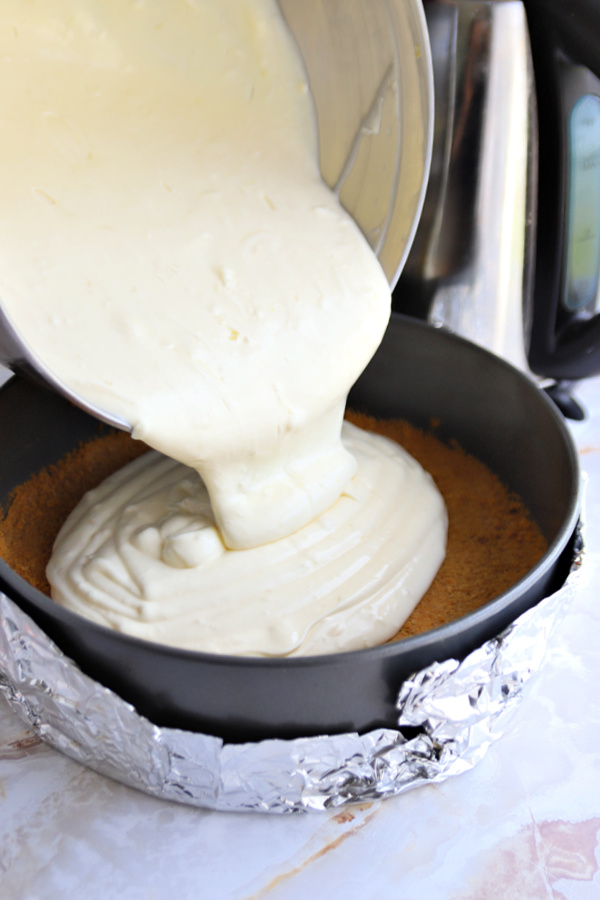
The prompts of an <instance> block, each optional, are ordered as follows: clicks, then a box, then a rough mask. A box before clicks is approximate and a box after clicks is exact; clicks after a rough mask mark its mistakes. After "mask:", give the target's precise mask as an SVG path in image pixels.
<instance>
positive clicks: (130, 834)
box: [0, 378, 600, 900]
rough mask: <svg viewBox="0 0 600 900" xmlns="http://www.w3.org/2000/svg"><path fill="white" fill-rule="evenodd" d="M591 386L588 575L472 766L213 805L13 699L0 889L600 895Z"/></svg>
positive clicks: (520, 899)
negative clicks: (508, 717)
mask: <svg viewBox="0 0 600 900" xmlns="http://www.w3.org/2000/svg"><path fill="white" fill-rule="evenodd" d="M577 395H578V397H579V398H580V400H581V401H582V402H583V403H584V405H585V406H586V407H587V408H588V410H589V413H590V415H589V418H588V419H587V420H586V421H585V422H583V423H575V424H573V425H572V426H571V428H572V432H573V435H574V437H575V440H576V442H577V446H578V448H579V451H580V454H581V461H582V466H583V468H584V469H585V471H586V472H587V473H588V475H589V485H588V490H587V502H586V507H587V509H586V521H587V528H586V543H587V555H586V559H585V563H586V564H585V566H584V569H583V571H582V579H581V583H580V585H579V588H578V592H577V596H576V598H575V602H574V604H573V607H572V609H571V611H570V614H569V616H568V617H567V618H566V620H565V621H564V623H563V624H562V626H561V628H560V630H559V631H558V632H557V633H556V634H555V635H554V637H553V639H552V641H551V644H550V646H549V651H548V658H547V661H546V664H545V666H544V669H543V670H542V671H541V672H540V673H539V674H538V675H537V676H536V678H535V679H534V680H533V683H532V684H531V687H530V690H529V694H528V696H527V697H526V699H525V701H524V702H523V703H522V705H521V707H520V708H519V710H518V712H517V713H516V715H515V717H514V720H513V726H512V729H511V730H510V731H509V732H508V733H507V734H506V735H505V736H504V737H503V738H502V739H501V740H500V741H499V742H497V743H496V744H495V745H493V746H492V747H491V749H490V750H489V752H488V754H487V756H486V757H485V759H484V760H483V762H481V763H480V764H479V765H478V766H477V767H476V768H475V769H474V770H473V771H471V772H469V773H467V774H465V775H461V776H459V777H458V778H455V779H454V780H451V781H447V782H445V783H444V784H442V785H439V786H433V787H429V786H428V787H425V788H419V789H417V790H415V791H412V792H411V793H408V794H404V795H402V796H400V797H398V798H395V799H393V800H387V801H382V802H378V803H370V804H364V805H362V806H359V807H350V808H347V809H345V810H343V811H341V812H337V813H335V812H328V813H310V814H306V815H297V816H290V817H280V816H264V815H263V816H261V815H254V814H245V815H244V814H223V813H213V812H207V811H202V810H195V809H190V808H184V807H181V806H177V805H175V804H172V803H167V802H165V801H159V800H154V799H151V798H149V797H147V796H145V795H142V794H139V793H136V792H135V791H133V790H130V789H128V788H125V787H122V786H121V785H118V784H115V783H113V782H111V781H108V780H107V779H105V778H103V777H101V776H99V775H96V774H94V773H93V772H90V771H88V770H86V769H84V768H82V767H81V766H79V765H78V764H76V763H74V762H71V761H70V760H68V759H66V758H65V757H62V756H61V755H60V754H58V753H56V752H55V751H53V750H51V749H50V748H48V747H47V746H45V745H44V744H42V743H41V742H40V741H39V740H38V739H37V738H35V737H34V736H33V735H32V734H31V732H29V731H28V730H27V729H26V728H24V727H23V726H22V725H21V723H20V721H19V720H18V719H17V717H16V716H15V715H14V713H13V712H12V711H11V710H10V709H8V708H7V706H6V704H5V703H4V701H3V700H2V699H1V698H0V898H2V900H37V898H40V900H45V898H54V897H61V898H64V900H70V898H75V897H77V898H80V897H85V898H86V900H95V898H102V900H107V898H148V900H162V898H165V900H167V898H168V900H175V898H199V897H202V898H204V897H206V898H211V900H220V898H231V900H259V898H260V900H262V898H269V900H305V898H311V897H314V898H315V900H316V898H319V900H322V898H323V900H329V898H338V897H339V898H345V900H352V898H361V900H370V898H380V897H383V898H392V897H394V898H402V900H421V898H427V900H429V898H431V900H438V898H448V900H500V898H502V900H547V898H548V900H550V898H552V900H596V898H599V897H600V653H599V652H598V647H599V646H600V610H599V607H598V594H599V593H600V591H599V587H598V585H599V582H600V379H598V378H596V379H592V380H590V381H588V382H586V383H584V384H582V385H581V386H580V388H579V390H578V394H577Z"/></svg>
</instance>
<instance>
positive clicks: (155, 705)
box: [0, 316, 580, 741]
mask: <svg viewBox="0 0 600 900" xmlns="http://www.w3.org/2000/svg"><path fill="white" fill-rule="evenodd" d="M350 404H351V405H352V406H353V407H354V408H356V409H359V410H364V411H367V412H369V413H371V414H373V415H376V416H379V417H388V418H391V417H402V418H405V419H408V420H409V421H411V422H413V423H414V424H416V425H419V426H424V427H426V428H427V427H428V426H429V425H430V423H431V421H432V420H439V423H440V424H439V427H438V429H437V430H436V433H437V434H438V435H439V436H441V437H442V438H444V439H448V440H452V439H453V440H456V441H458V442H459V443H460V444H461V446H462V447H463V448H464V449H465V450H466V451H468V452H469V453H472V454H474V455H475V456H477V457H478V458H479V459H481V460H482V461H483V462H485V463H486V464H487V465H488V466H489V467H490V468H491V469H492V470H494V471H495V472H496V473H497V474H498V475H499V476H500V478H501V479H502V480H503V481H504V482H505V483H506V484H507V485H508V486H509V487H510V488H511V489H512V490H514V491H516V492H517V493H518V494H519V495H520V496H521V497H522V498H523V500H524V502H525V504H526V505H527V507H528V508H529V510H530V512H531V513H532V515H533V517H534V518H535V519H536V521H537V522H538V524H539V526H540V528H541V530H542V532H543V533H544V535H545V537H546V538H547V540H548V542H549V549H548V551H547V553H546V554H545V555H544V557H543V558H542V559H541V560H540V562H539V563H538V564H537V565H536V566H535V567H534V568H533V569H532V570H531V571H530V572H529V574H528V575H527V576H526V577H525V578H523V579H522V580H521V581H520V582H519V583H518V584H516V585H515V586H514V587H513V588H511V589H510V590H508V591H506V592H504V593H503V594H501V595H500V596H498V597H497V598H496V599H495V600H493V601H491V602H490V603H488V604H487V605H486V606H484V607H482V608H481V609H479V610H477V611H476V612H474V613H471V614H469V615H467V616H465V617H463V618H462V619H459V620H457V621H455V622H452V623H450V624H448V625H445V626H444V627H442V628H438V629H435V630H433V631H430V632H427V633H425V634H422V635H419V636H417V637H413V638H407V639H405V640H403V641H399V642H397V643H392V644H386V645H383V646H380V647H376V648H374V649H371V650H361V651H355V652H351V653H340V654H334V655H331V656H318V657H305V658H295V659H281V660H273V659H267V660H263V659H248V658H238V657H229V656H215V655H210V654H206V653H193V652H189V651H183V650H176V649H173V648H169V647H163V646H160V645H158V644H153V643H150V642H146V641H141V640H138V639H136V638H131V637H127V636H124V635H121V634H118V633H116V632H113V631H110V630H108V629H106V628H104V627H102V626H99V625H95V624H93V623H91V622H88V621H86V620H85V619H82V618H80V617H79V616H77V615H75V614H73V613H71V612H69V611H67V610H65V609H62V608H61V607H59V606H57V605H56V604H54V603H53V602H52V601H51V600H50V599H49V598H48V597H46V596H44V595H43V594H41V593H40V592H39V591H36V590H35V589H33V588H32V587H30V585H28V584H27V583H26V582H25V581H23V580H22V579H21V578H20V577H19V576H17V575H16V574H15V573H14V572H13V571H12V570H11V569H10V568H9V567H8V566H7V565H6V564H5V563H4V562H3V561H0V587H1V588H2V590H4V591H5V593H6V594H7V595H8V596H9V597H10V598H12V599H13V600H14V601H16V603H18V605H19V606H20V607H21V608H22V609H23V610H24V611H25V612H27V613H29V614H30V615H31V616H32V617H33V618H34V619H35V620H36V621H37V622H38V624H39V625H40V626H41V627H42V628H43V629H44V630H45V631H46V632H47V634H48V635H49V636H50V637H52V638H53V639H54V641H55V642H56V643H57V644H58V645H59V646H60V648H61V649H62V650H63V651H64V652H65V653H66V654H67V655H69V656H70V657H72V658H73V659H74V660H75V661H76V662H77V663H78V664H79V666H80V667H81V669H83V671H85V672H86V673H87V674H89V675H91V676H92V677H94V678H95V679H96V680H98V681H100V682H101V683H103V684H104V685H106V686H107V687H110V688H112V689H113V690H114V691H116V692H117V693H118V694H120V695H121V696H122V697H123V698H124V699H126V700H128V701H130V702H131V703H133V704H134V705H135V707H136V708H137V709H138V711H139V712H140V713H142V714H143V715H145V716H147V717H148V718H149V719H150V720H151V721H153V722H155V723H156V724H158V725H167V726H172V727H178V728H183V729H188V730H195V731H201V732H204V733H209V734H216V735H220V736H222V737H223V738H225V739H226V740H228V741H247V740H259V739H262V738H266V737H281V738H286V737H296V736H302V735H313V734H321V733H327V734H332V733H335V732H345V731H359V732H364V731H368V730H371V729H373V728H375V727H379V726H387V727H395V726H396V715H395V701H396V697H397V695H398V690H399V687H400V685H401V683H402V681H403V680H404V679H405V678H406V677H407V676H409V675H410V674H412V673H413V672H415V671H418V670H419V669H421V668H424V667H425V666H427V665H429V664H430V663H432V662H434V661H441V660H444V659H447V658H450V657H456V658H462V657H464V656H465V655H466V654H467V653H469V652H470V651H471V650H473V649H474V648H475V647H477V646H479V645H480V644H481V643H483V642H484V641H486V640H488V639H490V638H491V637H493V636H494V635H496V634H498V633H499V632H500V631H501V630H502V629H503V628H504V627H505V626H507V625H508V624H509V623H510V622H511V621H512V620H513V619H514V618H515V617H516V616H518V615H519V614H520V613H522V612H523V611H524V610H526V609H528V608H530V607H531V606H533V605H534V604H535V603H537V602H538V601H539V600H540V599H542V598H543V597H545V596H547V595H548V594H549V593H551V592H552V591H553V590H555V589H556V588H557V587H559V586H560V585H561V584H562V583H563V581H564V579H565V577H566V575H567V572H568V570H569V568H570V564H571V560H572V552H573V542H574V540H575V532H576V526H577V521H578V512H579V484H580V479H579V471H578V463H577V455H576V452H575V449H574V447H573V444H572V441H571V439H570V435H569V432H568V430H567V428H566V427H565V424H564V422H563V420H562V417H561V416H560V414H559V413H558V411H557V410H556V409H555V407H554V405H553V404H552V402H551V401H550V400H548V398H547V397H546V396H545V394H544V393H543V391H541V390H540V388H538V387H537V386H536V385H535V384H534V383H533V382H532V381H531V380H530V379H529V378H528V377H527V376H526V375H524V374H522V373H521V372H519V371H517V370H516V369H514V368H513V367H511V366H509V365H508V364H506V363H505V362H503V361H502V360H500V359H498V358H497V357H495V356H492V355H491V354H489V353H488V352H486V351H484V350H482V349H480V348H479V347H476V346H475V345H473V344H470V343H469V342H467V341H464V340H462V339H460V338H458V337H456V336H454V335H451V334H448V333H446V332H443V331H440V330H437V329H433V328H431V327H430V326H428V325H425V324H423V323H420V322H417V321H415V320H412V319H407V318H403V317H400V316H394V317H393V318H392V321H391V322H390V326H389V328H388V330H387V333H386V335H385V338H384V340H383V343H382V345H381V347H380V349H379V350H378V352H377V354H376V356H375V358H374V359H373V361H372V362H371V364H370V365H369V367H368V368H367V370H366V371H365V373H364V374H363V376H362V377H361V378H360V380H359V382H358V383H357V385H356V386H355V388H354V390H353V391H352V394H351V398H350ZM106 427H107V426H104V425H102V424H101V423H99V422H98V421H96V420H95V419H93V418H91V417H90V416H88V415H87V414H85V413H83V412H82V411H81V410H79V409H77V408H76V407H74V406H71V405H70V404H69V403H68V402H67V401H66V400H64V399H63V398H62V397H60V396H58V395H55V394H53V393H51V392H49V391H47V390H44V389H42V388H39V387H37V386H35V385H33V384H31V383H29V382H28V381H25V380H22V379H18V378H14V379H12V380H11V381H10V382H9V383H8V384H7V385H6V386H5V387H4V388H3V390H2V391H0V441H1V446H2V455H1V460H0V504H2V505H3V506H5V505H6V503H7V501H8V498H9V495H10V493H11V491H12V490H13V489H14V488H15V487H16V486H17V485H19V484H21V483H22V482H23V481H25V480H26V479H27V478H28V477H29V476H30V475H31V474H33V473H34V472H36V471H38V470H39V469H41V468H42V467H44V466H47V465H49V464H51V463H53V462H55V461H57V460H58V459H60V457H62V456H63V455H64V454H66V453H67V452H68V451H69V450H71V449H73V448H74V447H75V446H76V445H77V444H78V443H80V442H81V441H83V440H87V439H89V438H91V437H93V436H95V435H96V434H98V433H100V432H101V431H102V430H104V431H105V430H106ZM0 663H1V661H0Z"/></svg>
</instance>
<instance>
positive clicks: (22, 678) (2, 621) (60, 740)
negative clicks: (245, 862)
mask: <svg viewBox="0 0 600 900" xmlns="http://www.w3.org/2000/svg"><path fill="white" fill-rule="evenodd" d="M577 543H578V547H577V550H576V551H575V553H574V559H573V563H572V567H571V571H570V574H569V576H568V578H567V580H566V582H565V584H564V585H563V587H562V588H560V589H559V590H558V591H557V592H556V593H554V594H552V595H551V596H550V597H547V598H545V599H544V600H542V601H541V602H540V603H539V604H537V606H535V607H534V608H533V609H530V610H529V611H527V612H526V613H524V614H523V615H521V616H520V617H519V618H518V619H516V620H515V621H514V622H513V623H512V625H510V626H509V627H508V628H507V629H506V630H505V631H503V632H502V633H501V634H500V635H498V636H497V637H496V638H494V639H493V640H491V641H488V642H487V643H486V644H484V645H482V646H481V647H479V648H478V649H477V650H475V651H474V652H473V653H471V654H470V655H469V656H467V657H466V658H465V659H464V660H463V661H462V662H458V661H457V660H454V659H450V660H447V661H445V662H442V663H435V664H433V665H431V666H429V667H428V668H426V669H423V670H422V671H420V672H418V673H416V674H415V675H414V676H413V677H411V678H410V679H408V680H406V681H405V682H403V684H402V686H401V688H400V692H399V696H398V701H397V707H398V728H399V729H400V728H403V727H408V726H416V727H418V729H419V733H418V734H417V736H416V737H413V738H411V739H406V738H405V737H404V736H403V735H402V733H401V731H399V730H394V729H389V728H386V729H377V730H375V731H372V732H369V733H368V734H363V735H359V734H333V735H323V736H322V737H307V738H296V739H293V740H264V741H260V742H256V743H247V744H226V743H224V742H223V741H222V740H221V739H220V738H216V737H211V736H209V735H204V734H198V733H192V732H186V731H180V730H177V729H173V728H159V727H158V726H156V725H153V724H152V723H151V722H149V721H148V720H147V719H145V718H143V717H142V716H140V715H139V714H138V713H137V711H136V710H135V708H134V707H133V706H131V705H130V704H129V703H126V702H125V701H124V700H122V699H121V698H120V697H119V696H117V695H116V694H115V693H113V692H112V691H110V690H108V689H107V688H105V687H103V686H102V685H100V684H98V683H97V682H95V681H94V680H93V679H91V678H89V677H88V676H87V675H84V674H83V673H82V672H81V671H80V669H79V668H78V667H77V666H76V665H75V664H74V663H73V662H72V661H71V660H69V659H68V658H67V657H65V656H64V654H63V653H62V652H61V651H60V650H59V649H58V648H57V647H56V645H55V644H54V643H53V642H52V641H51V640H50V639H49V638H48V637H47V636H46V635H45V634H44V632H43V631H42V630H41V629H40V628H39V627H38V626H37V625H36V624H35V622H33V621H32V620H31V619H30V618H29V617H28V616H27V615H25V613H23V612H22V611H21V610H20V609H19V607H18V606H17V605H16V604H15V603H14V602H13V601H11V600H10V599H9V598H8V597H7V596H6V595H4V594H0V691H2V693H3V694H4V695H5V696H6V698H7V700H8V702H9V704H10V705H11V706H12V707H13V709H14V710H15V711H16V712H17V713H18V714H19V715H20V716H21V718H22V719H24V720H25V722H26V723H27V724H28V725H29V726H30V727H31V728H32V729H33V731H34V732H35V733H36V734H37V735H38V736H39V737H41V738H42V739H43V740H44V741H46V742H47V743H48V744H50V745H51V746H52V747H54V748H55V749H57V750H59V751H61V752H62V753H64V754H66V755H67V756H69V757H71V758H72V759H75V760H77V761H78V762H80V763H83V764H84V765H86V766H88V767H90V768H92V769H94V770H96V771H97V772H100V773H102V774H103V775H107V776H109V777H110V778H113V779H115V780H116V781H119V782H122V783H123V784H126V785H129V786H130V787H133V788H137V789H139V790H141V791H144V792H145V793H147V794H150V795H152V796H154V797H162V798H164V799H167V800H175V801H178V802H180V803H185V804H188V805H191V806H200V807H207V808H210V809H215V810H226V811H230V812H233V811H255V812H270V813H288V812H299V811H304V810H323V809H328V808H336V807H340V806H343V805H345V804H347V803H352V802H358V801H366V800H373V799H378V798H384V797H391V796H395V795H397V794H400V793H402V792H403V791H406V790H409V789H411V788H415V787H418V786H419V785H421V784H427V783H432V782H441V781H444V780H445V779H447V778H449V777H451V776H453V775H459V774H460V773H462V772H464V771H466V770H468V769H470V768H472V767H473V766H474V765H475V764H476V763H477V762H478V761H479V760H480V759H481V758H482V757H483V756H484V754H485V753H486V751H487V749H488V747H489V746H490V744H491V743H492V742H493V741H494V740H496V739H497V738H498V737H499V736H500V735H501V734H502V733H503V731H504V730H505V727H506V725H507V723H508V721H509V720H510V717H511V714H512V712H513V711H514V709H515V708H516V706H517V705H518V704H519V702H520V700H521V698H522V696H523V693H524V690H525V687H526V685H527V683H528V681H529V679H530V677H531V675H532V674H533V673H535V672H536V671H537V670H538V669H539V668H540V666H541V664H542V660H543V657H544V654H545V650H546V645H547V642H548V638H549V636H550V633H551V632H552V630H553V629H554V627H555V626H556V624H557V622H558V621H559V620H560V619H561V618H562V616H563V615H564V613H565V611H566V609H567V608H568V605H569V602H570V600H571V598H572V596H573V594H574V590H575V586H576V582H577V580H578V571H579V568H580V565H581V561H582V557H583V542H582V541H581V540H579V541H578V542H577Z"/></svg>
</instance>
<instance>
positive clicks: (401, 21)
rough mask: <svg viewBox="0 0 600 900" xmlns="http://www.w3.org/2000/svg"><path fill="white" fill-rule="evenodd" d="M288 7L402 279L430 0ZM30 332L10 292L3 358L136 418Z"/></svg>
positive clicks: (337, 174)
mask: <svg viewBox="0 0 600 900" xmlns="http://www.w3.org/2000/svg"><path fill="white" fill-rule="evenodd" d="M279 6H280V8H281V11H282V13H283V16H284V17H285V19H286V21H287V23H288V26H289V28H290V30H291V32H292V34H293V35H294V37H295V39H296V43H297V45H298V47H299V50H300V53H301V55H302V58H303V59H304V63H305V66H306V71H307V75H308V79H309V83H310V86H311V90H312V94H313V97H314V102H315V107H316V115H317V122H318V132H319V157H320V167H321V173H322V175H323V178H324V180H325V181H326V183H327V184H328V185H329V186H330V187H332V188H333V189H334V190H335V191H336V192H338V194H339V197H340V200H341V202H342V203H343V205H344V207H345V208H346V209H347V210H348V212H349V213H350V214H351V215H352V216H353V218H354V219H355V221H356V222H357V223H358V225H359V226H360V228H361V230H362V231H363V233H364V234H365V235H366V237H367V239H368V241H369V243H370V244H371V246H372V247H373V249H374V251H375V253H376V254H377V256H378V258H379V260H380V262H381V265H382V267H383V270H384V271H385V274H386V275H387V278H388V281H389V282H390V285H392V286H393V285H394V284H395V283H396V281H397V279H398V277H399V274H400V270H401V269H402V266H403V264H404V262H405V260H406V257H407V255H408V251H409V249H410V245H411V243H412V240H413V237H414V233H415V231H416V227H417V224H418V220H419V216H420V213H421V208H422V204H423V198H424V194H425V188H426V184H427V178H428V174H429V163H430V155H431V143H432V133H433V75H432V65H431V54H430V48H429V38H428V33H427V26H426V23H425V16H424V13H423V7H422V4H421V0H369V2H368V3H365V2H363V0H345V2H344V3H339V2H338V0H302V2H301V3H299V2H297V0H279ZM49 240H50V241H51V235H49ZM26 337H27V336H26V335H23V334H19V333H18V332H17V330H16V329H15V327H14V326H13V324H12V323H11V321H10V320H9V318H8V316H7V315H6V311H5V310H4V309H3V306H2V298H1V296H0V362H3V363H4V364H5V365H7V366H8V367H9V368H11V369H13V370H14V371H18V372H20V373H22V374H26V375H29V376H32V377H34V378H35V379H36V380H38V381H42V382H44V383H45V384H47V385H49V386H51V387H52V388H54V389H55V390H57V391H58V392H59V393H61V394H63V395H64V396H66V397H67V398H68V399H70V400H71V401H72V402H74V403H75V404H76V405H77V406H80V407H81V408H82V409H84V410H86V411H87V412H89V413H91V414H92V415H94V416H96V417H97V418H99V419H101V420H103V421H105V422H108V423H110V424H113V425H116V426H117V427H119V428H123V429H125V430H129V426H128V423H127V422H125V421H123V420H120V419H115V418H114V417H113V416H111V415H109V414H108V413H107V412H106V411H104V410H102V409H99V408H98V407H95V406H93V405H92V404H90V403H87V402H86V401H85V400H83V399H82V398H81V397H79V396H76V395H73V393H72V392H71V391H69V389H68V388H67V386H66V385H65V384H63V383H62V381H60V379H58V378H57V377H56V376H55V375H54V374H53V373H52V372H51V371H50V370H49V369H48V367H47V366H46V365H45V364H44V361H43V360H42V359H40V358H39V357H38V356H37V355H36V354H35V353H34V352H33V351H32V349H31V348H30V347H28V346H27V341H26Z"/></svg>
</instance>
